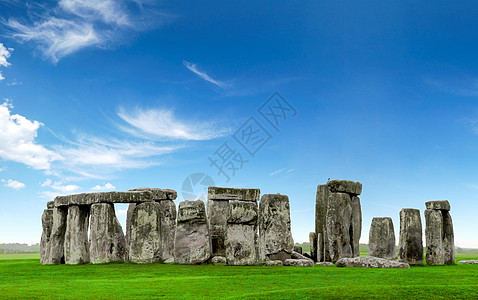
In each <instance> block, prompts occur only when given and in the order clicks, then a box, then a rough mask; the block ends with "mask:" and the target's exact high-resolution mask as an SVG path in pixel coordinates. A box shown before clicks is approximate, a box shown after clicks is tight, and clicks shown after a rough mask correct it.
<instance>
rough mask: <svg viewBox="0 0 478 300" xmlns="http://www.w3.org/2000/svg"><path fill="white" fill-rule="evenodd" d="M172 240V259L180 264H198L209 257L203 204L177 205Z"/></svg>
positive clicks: (209, 244) (209, 247)
mask: <svg viewBox="0 0 478 300" xmlns="http://www.w3.org/2000/svg"><path fill="white" fill-rule="evenodd" d="M178 216H179V217H178V224H177V227H176V235H175V239H174V259H175V261H176V262H177V263H180V264H200V263H204V262H206V261H208V260H209V258H210V257H211V243H210V238H209V229H208V224H207V221H206V209H205V206H204V202H202V201H201V200H196V201H188V200H186V201H182V202H181V203H179V212H178Z"/></svg>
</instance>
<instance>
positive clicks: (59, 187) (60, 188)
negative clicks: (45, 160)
mask: <svg viewBox="0 0 478 300" xmlns="http://www.w3.org/2000/svg"><path fill="white" fill-rule="evenodd" d="M41 186H42V187H49V188H52V189H53V190H55V191H56V192H60V193H62V194H68V193H71V192H74V191H76V190H78V189H79V188H80V187H79V186H78V185H75V184H63V182H61V181H55V182H53V181H52V180H51V179H47V180H45V181H44V182H43V183H42V184H41Z"/></svg>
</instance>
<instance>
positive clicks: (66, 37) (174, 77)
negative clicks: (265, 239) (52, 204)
mask: <svg viewBox="0 0 478 300" xmlns="http://www.w3.org/2000/svg"><path fill="white" fill-rule="evenodd" d="M477 11H478V4H476V3H475V2H473V1H456V2H454V3H450V2H449V1H420V2H416V1H385V2H383V1H367V2H361V3H357V2H356V1H320V2H318V1H301V2H300V3H296V2H294V1H281V2H280V3H277V1H259V2H258V3H256V2H252V1H250V2H248V1H227V2H223V1H201V2H197V3H195V2H193V3H190V2H184V1H161V2H159V1H149V0H144V1H142V0H132V1H128V0H121V1H103V2H102V4H101V5H99V4H98V3H97V1H92V0H83V1H80V0H60V1H48V2H44V3H41V2H30V1H28V2H25V1H21V0H4V1H0V33H1V35H0V43H1V46H0V72H1V74H2V75H1V76H0V79H1V80H0V99H1V100H0V103H1V104H2V105H1V106H0V170H1V171H0V180H1V182H0V242H27V243H31V242H38V241H39V239H40V234H41V222H40V216H41V213H42V210H43V209H44V207H45V205H46V202H47V201H49V200H52V199H53V198H54V197H55V196H56V195H61V194H72V193H80V192H90V191H107V190H119V191H121V190H128V189H131V188H136V187H142V186H149V187H161V188H172V189H175V190H177V191H178V195H179V196H178V200H177V201H176V202H179V201H181V200H183V197H184V196H183V195H185V197H186V198H188V197H190V196H189V195H188V194H185V193H186V192H189V193H190V194H191V193H192V194H198V195H199V194H201V193H202V192H203V189H204V187H203V186H202V185H201V183H199V184H197V185H195V186H194V188H193V190H192V192H191V190H190V189H189V188H188V187H187V185H184V186H183V183H184V182H185V181H186V182H188V180H189V179H191V178H193V180H200V179H204V178H208V180H209V181H207V180H205V181H202V182H203V183H207V182H211V180H212V182H214V184H216V185H218V186H234V187H252V188H260V189H261V192H262V194H264V193H281V194H287V195H289V198H290V203H291V217H292V230H293V236H294V239H295V240H296V241H299V242H302V241H306V240H308V233H309V232H310V231H312V230H313V228H314V210H315V191H316V187H317V185H318V184H322V183H325V182H326V181H327V179H328V178H340V179H351V180H356V181H360V182H362V183H363V185H364V188H363V194H362V196H361V199H362V212H363V231H362V242H367V240H368V231H369V226H370V222H371V219H372V217H374V216H390V217H392V218H393V220H394V225H395V231H396V233H397V234H398V230H399V218H398V215H399V211H400V209H401V208H404V207H412V208H419V209H420V210H422V211H423V210H424V208H425V205H424V203H425V202H426V201H429V200H439V199H448V200H449V201H450V203H451V206H452V212H451V213H452V216H453V221H454V226H455V237H456V244H457V245H458V246H462V247H478V234H477V233H476V228H477V227H478V220H477V219H476V217H475V212H476V211H477V210H478V201H477V200H478V178H477V171H476V170H478V159H477V158H478V100H477V97H478V59H477V53H478V42H477V41H478V30H477V28H478V18H477V13H476V12H477ZM275 92H278V93H279V94H275ZM278 95H280V96H281V97H283V98H281V97H280V96H278ZM271 97H272V98H271ZM269 100H270V101H269ZM284 100H285V101H284ZM274 101H279V102H274ZM271 104H273V105H271ZM279 104H280V105H279ZM274 107H275V108H274ZM277 107H279V108H277ZM268 108H271V109H272V111H273V112H275V113H276V114H277V116H275V118H276V119H274V120H272V119H270V118H271V115H267V114H265V116H266V117H269V119H270V120H272V121H277V123H274V122H272V123H273V124H275V125H276V126H275V127H274V126H272V124H271V123H269V122H268V121H267V119H266V118H265V117H264V116H263V115H261V113H260V111H262V112H264V111H266V110H267V109H268ZM280 108H282V110H281V109H280ZM284 108H285V109H284ZM257 129H258V130H259V135H257V136H254V137H252V136H251V135H247V134H246V133H247V132H248V130H249V133H251V132H257ZM238 141H239V142H240V141H242V142H243V145H241V144H240V143H239V142H238ZM244 144H246V146H244ZM243 146H244V147H243ZM247 147H252V148H253V149H251V148H249V151H250V152H251V153H252V154H253V155H251V153H249V152H247V150H246V148H247ZM226 150H227V151H226ZM222 158H224V159H226V160H224V161H222V160H221V159H222ZM211 161H215V162H216V164H217V165H219V164H220V163H221V162H222V163H223V164H222V166H223V169H222V170H223V171H224V173H221V172H219V169H218V168H217V167H216V166H215V165H212V163H211ZM232 167H234V168H236V169H237V170H234V172H235V173H234V174H232V171H233V170H232V169H233V168H232ZM196 173H200V174H203V175H194V176H192V177H190V176H191V175H192V174H196ZM225 174H228V175H227V176H226V175H225ZM205 176H209V177H205ZM117 211H118V215H119V218H120V219H121V220H122V222H124V217H125V216H124V212H125V207H124V206H118V207H117ZM397 239H398V235H397Z"/></svg>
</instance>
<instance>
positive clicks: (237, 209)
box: [227, 200, 258, 225]
mask: <svg viewBox="0 0 478 300" xmlns="http://www.w3.org/2000/svg"><path fill="white" fill-rule="evenodd" d="M257 214H258V211H257V203H256V202H252V201H238V200H234V201H230V202H229V209H228V214H227V223H229V224H251V225H257Z"/></svg>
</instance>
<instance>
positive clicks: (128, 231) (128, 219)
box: [126, 203, 136, 250]
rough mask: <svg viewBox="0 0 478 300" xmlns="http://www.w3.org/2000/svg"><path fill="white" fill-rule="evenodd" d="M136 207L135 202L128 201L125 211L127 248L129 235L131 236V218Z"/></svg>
mask: <svg viewBox="0 0 478 300" xmlns="http://www.w3.org/2000/svg"><path fill="white" fill-rule="evenodd" d="M135 208H136V203H130V204H129V206H128V211H127V212H126V246H127V247H128V250H129V237H130V236H131V218H132V217H133V212H134V209H135Z"/></svg>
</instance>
